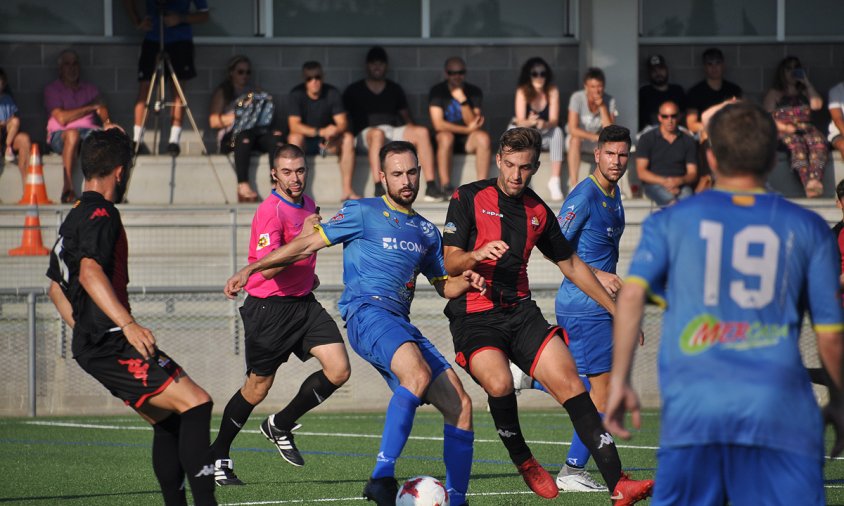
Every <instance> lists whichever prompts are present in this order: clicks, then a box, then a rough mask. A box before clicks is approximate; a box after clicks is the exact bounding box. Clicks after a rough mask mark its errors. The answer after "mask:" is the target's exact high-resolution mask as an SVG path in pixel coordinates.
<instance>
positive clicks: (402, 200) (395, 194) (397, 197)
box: [387, 185, 419, 207]
mask: <svg viewBox="0 0 844 506" xmlns="http://www.w3.org/2000/svg"><path fill="white" fill-rule="evenodd" d="M406 188H410V190H411V191H412V192H413V195H411V196H410V197H404V196H402V194H401V193H402V191H403V190H404V189H406ZM387 193H389V194H390V198H391V199H393V202H395V203H396V204H399V205H402V206H406V207H409V206H411V205H412V204H413V202H414V201H416V195H417V194H418V193H419V188H418V187H416V188H414V187H412V186H405V185H402V186H400V187H399V188H398V189H397V190H393V189H392V188H390V187H389V185H388V186H387Z"/></svg>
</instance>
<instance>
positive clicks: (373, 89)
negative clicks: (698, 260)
mask: <svg viewBox="0 0 844 506" xmlns="http://www.w3.org/2000/svg"><path fill="white" fill-rule="evenodd" d="M343 103H344V104H345V105H346V111H348V113H349V117H350V119H351V120H352V127H353V129H354V131H353V133H354V134H355V145H356V146H357V148H358V149H359V150H361V151H363V152H365V153H367V155H368V156H369V168H370V170H371V171H372V180H373V181H374V182H375V196H376V197H380V196H382V195H384V186H383V185H382V184H381V176H380V171H381V169H380V167H381V162H380V159H379V157H378V153H379V151H380V150H381V147H382V146H383V145H384V144H386V143H387V142H390V141H401V140H404V141H408V142H410V143H412V144H413V145H414V146H416V151H417V152H418V153H419V164H420V165H421V166H422V173H423V175H424V176H425V181H426V185H427V187H426V188H425V197H424V199H425V201H427V202H438V201H442V200H443V197H442V195H441V193H440V192H439V190H438V189H437V183H436V181H435V178H436V175H435V174H436V172H435V170H434V148H433V147H432V146H431V136H430V134H429V133H428V129H427V128H425V127H424V126H422V125H417V124H415V123H414V122H413V118H411V116H410V109H409V108H408V105H407V97H406V96H405V94H404V90H403V89H402V87H401V86H399V85H398V83H396V82H394V81H391V80H389V79H387V51H385V50H384V48H383V47H381V46H374V47H372V48H370V50H369V51H368V52H367V53H366V78H365V79H361V80H360V81H356V82H354V83H352V84H350V85H349V87H348V88H346V91H344V92H343Z"/></svg>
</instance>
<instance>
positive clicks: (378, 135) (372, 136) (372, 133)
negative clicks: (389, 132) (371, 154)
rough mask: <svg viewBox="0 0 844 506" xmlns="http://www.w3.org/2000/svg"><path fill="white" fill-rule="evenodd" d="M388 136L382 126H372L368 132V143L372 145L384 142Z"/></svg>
mask: <svg viewBox="0 0 844 506" xmlns="http://www.w3.org/2000/svg"><path fill="white" fill-rule="evenodd" d="M386 138H387V136H386V135H385V134H384V131H383V130H381V129H380V128H370V129H369V132H367V133H366V143H367V144H369V145H370V146H371V145H373V144H384V140H385V139H386Z"/></svg>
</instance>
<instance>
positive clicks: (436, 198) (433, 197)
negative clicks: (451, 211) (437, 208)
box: [423, 183, 445, 202]
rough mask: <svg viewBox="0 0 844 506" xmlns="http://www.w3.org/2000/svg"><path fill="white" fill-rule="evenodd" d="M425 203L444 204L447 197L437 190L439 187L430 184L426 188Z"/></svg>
mask: <svg viewBox="0 0 844 506" xmlns="http://www.w3.org/2000/svg"><path fill="white" fill-rule="evenodd" d="M423 200H424V201H425V202H442V201H444V200H445V196H443V194H442V193H440V191H439V190H438V189H437V185H436V184H434V183H430V184H428V186H427V187H426V188H425V197H424V198H423Z"/></svg>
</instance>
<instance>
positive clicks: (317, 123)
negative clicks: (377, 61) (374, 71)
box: [287, 61, 360, 201]
mask: <svg viewBox="0 0 844 506" xmlns="http://www.w3.org/2000/svg"><path fill="white" fill-rule="evenodd" d="M302 79H303V80H304V81H305V82H304V83H301V84H298V85H296V86H295V87H294V88H293V89H292V90H290V95H288V106H287V114H288V116H287V124H288V127H289V128H290V134H289V135H288V137H287V142H289V143H290V144H295V145H296V146H299V147H300V148H302V151H304V152H305V154H306V155H316V154H318V153H319V154H321V155H323V156H325V153H331V154H336V155H337V156H338V159H339V163H340V176H341V178H342V184H343V193H342V197H343V198H342V200H343V201H345V200H357V199H359V198H360V195H358V194H357V193H355V191H354V190H353V189H352V171H353V170H354V168H355V136H354V135H352V132H351V131H350V129H349V120H348V118H347V117H346V109H345V108H344V107H343V97H342V96H341V95H340V91H339V90H338V89H337V88H335V87H334V86H331V85H330V84H328V83H325V82H324V81H323V79H324V74H323V71H322V65H320V64H319V62H315V61H308V62H305V64H304V65H302Z"/></svg>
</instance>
